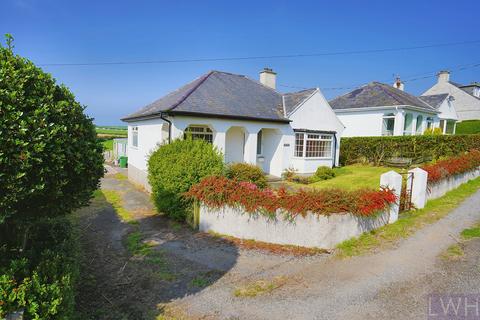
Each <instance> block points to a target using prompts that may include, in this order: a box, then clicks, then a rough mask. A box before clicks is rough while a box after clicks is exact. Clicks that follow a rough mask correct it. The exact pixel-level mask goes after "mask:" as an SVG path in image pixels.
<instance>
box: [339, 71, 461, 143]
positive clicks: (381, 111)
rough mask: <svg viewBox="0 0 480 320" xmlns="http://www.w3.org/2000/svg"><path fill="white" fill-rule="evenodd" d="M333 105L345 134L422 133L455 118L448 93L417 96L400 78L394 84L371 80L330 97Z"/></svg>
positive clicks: (397, 134)
mask: <svg viewBox="0 0 480 320" xmlns="http://www.w3.org/2000/svg"><path fill="white" fill-rule="evenodd" d="M442 98H444V99H442ZM430 103H431V104H432V105H431V104H430ZM330 105H331V106H332V108H333V110H334V111H335V113H336V114H337V116H338V118H339V119H340V121H341V122H342V123H343V124H344V125H345V127H346V129H345V131H344V132H343V136H344V137H359V136H402V135H420V134H423V133H424V131H425V130H426V129H428V128H435V127H439V126H441V125H443V126H444V128H446V127H447V124H446V123H447V121H449V120H451V121H456V114H455V109H454V107H453V105H452V101H451V99H448V95H447V96H446V97H443V96H442V97H431V96H430V97H426V96H423V97H421V98H420V97H415V96H413V95H411V94H409V93H407V92H405V91H404V85H403V83H402V82H401V81H400V79H397V80H396V81H395V83H394V85H393V86H390V85H387V84H384V83H380V82H371V83H369V84H367V85H364V86H362V87H360V88H358V89H355V90H353V91H351V92H349V93H347V94H344V95H342V96H339V97H337V98H335V99H333V100H331V101H330ZM448 123H450V122H448ZM453 123H455V122H453ZM442 130H443V131H444V132H445V129H442ZM447 132H448V131H447ZM452 133H453V132H452Z"/></svg>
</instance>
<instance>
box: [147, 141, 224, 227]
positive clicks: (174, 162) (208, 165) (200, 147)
mask: <svg viewBox="0 0 480 320" xmlns="http://www.w3.org/2000/svg"><path fill="white" fill-rule="evenodd" d="M223 170H224V164H223V155H222V154H221V153H220V152H219V151H218V150H217V149H216V148H214V147H213V145H212V144H211V143H208V142H206V141H204V140H201V139H192V138H187V139H184V140H183V139H177V140H174V141H172V142H171V143H170V144H165V145H162V146H160V147H159V148H158V149H157V150H156V151H154V152H153V153H152V155H151V156H150V158H149V160H148V181H149V183H150V185H151V186H152V197H153V200H154V202H155V205H156V207H157V209H158V210H159V211H160V212H163V213H165V214H167V215H169V216H171V217H173V218H175V219H178V220H185V219H186V218H187V213H188V212H189V210H190V207H191V203H190V200H186V198H185V197H184V196H183V194H184V193H185V192H187V191H188V190H189V189H190V187H191V186H192V185H194V184H196V183H198V182H200V180H201V179H202V178H204V177H206V176H209V175H218V174H222V173H223Z"/></svg>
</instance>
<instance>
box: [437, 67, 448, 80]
mask: <svg viewBox="0 0 480 320" xmlns="http://www.w3.org/2000/svg"><path fill="white" fill-rule="evenodd" d="M437 77H438V83H441V82H448V81H450V71H448V70H441V71H439V72H438V73H437Z"/></svg>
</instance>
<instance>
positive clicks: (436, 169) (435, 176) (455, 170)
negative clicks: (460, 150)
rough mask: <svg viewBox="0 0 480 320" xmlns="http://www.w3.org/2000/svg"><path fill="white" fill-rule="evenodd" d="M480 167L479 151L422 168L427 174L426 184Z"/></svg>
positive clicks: (472, 151)
mask: <svg viewBox="0 0 480 320" xmlns="http://www.w3.org/2000/svg"><path fill="white" fill-rule="evenodd" d="M479 166H480V151H479V150H471V151H470V152H468V153H465V154H462V155H460V156H458V157H453V158H449V159H445V160H440V161H437V162H436V163H434V164H430V165H426V166H424V167H422V169H423V170H425V171H427V172H428V182H429V183H435V182H438V181H440V180H442V179H445V178H447V177H450V176H454V175H456V174H460V173H465V172H468V171H472V170H475V169H477V168H478V167H479Z"/></svg>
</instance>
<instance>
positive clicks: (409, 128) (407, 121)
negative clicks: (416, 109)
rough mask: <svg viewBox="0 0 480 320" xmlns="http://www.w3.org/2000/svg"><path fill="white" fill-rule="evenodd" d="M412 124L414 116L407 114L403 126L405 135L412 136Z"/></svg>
mask: <svg viewBox="0 0 480 320" xmlns="http://www.w3.org/2000/svg"><path fill="white" fill-rule="evenodd" d="M412 122H413V116H412V114H411V113H407V114H406V115H405V124H404V126H403V135H411V134H412Z"/></svg>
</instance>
